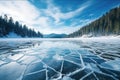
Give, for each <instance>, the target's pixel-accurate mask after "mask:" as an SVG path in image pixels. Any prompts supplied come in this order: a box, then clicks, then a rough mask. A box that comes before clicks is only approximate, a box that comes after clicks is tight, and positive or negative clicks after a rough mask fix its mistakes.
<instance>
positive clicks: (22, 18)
mask: <svg viewBox="0 0 120 80" xmlns="http://www.w3.org/2000/svg"><path fill="white" fill-rule="evenodd" d="M46 2H47V6H48V8H47V9H38V8H37V7H35V5H33V4H31V3H30V2H29V1H28V0H23V1H22V0H18V1H17V0H16V1H12V0H11V1H0V15H3V14H7V15H8V16H9V17H13V19H14V20H15V21H19V22H21V23H22V24H26V25H27V26H28V27H29V28H35V29H36V30H37V31H40V32H42V33H44V34H48V33H71V32H73V31H76V30H77V29H79V27H80V25H78V26H76V27H75V25H70V26H69V27H68V26H66V25H65V24H64V21H62V20H68V19H70V18H73V17H74V16H76V15H79V14H80V13H81V12H82V11H83V10H85V9H86V8H87V7H88V6H89V5H90V4H88V2H87V3H85V4H84V5H81V6H80V7H79V8H78V9H76V10H73V11H70V12H67V13H62V12H61V10H60V9H59V7H57V6H55V5H54V4H53V2H52V0H46ZM43 15H44V16H43ZM51 18H53V19H54V20H55V21H54V20H52V19H51ZM54 27H55V28H54ZM56 27H57V28H56Z"/></svg>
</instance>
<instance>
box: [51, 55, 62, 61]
mask: <svg viewBox="0 0 120 80" xmlns="http://www.w3.org/2000/svg"><path fill="white" fill-rule="evenodd" d="M53 59H55V60H63V59H64V58H63V56H60V55H58V54H55V55H54V56H53Z"/></svg>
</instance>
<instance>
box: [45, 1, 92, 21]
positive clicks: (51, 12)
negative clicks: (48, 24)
mask: <svg viewBox="0 0 120 80" xmlns="http://www.w3.org/2000/svg"><path fill="white" fill-rule="evenodd" d="M46 2H47V4H48V9H47V10H45V13H46V14H47V15H48V16H51V17H53V18H54V19H55V22H56V23H58V22H60V20H61V19H70V18H72V17H74V16H76V15H79V14H80V13H81V12H82V11H83V10H84V9H86V8H87V7H88V6H89V5H90V1H88V2H86V3H84V4H83V5H81V6H80V7H79V8H78V9H76V10H73V11H70V12H67V13H62V12H61V10H60V9H59V7H56V6H55V5H54V4H53V2H52V0H48V1H46Z"/></svg>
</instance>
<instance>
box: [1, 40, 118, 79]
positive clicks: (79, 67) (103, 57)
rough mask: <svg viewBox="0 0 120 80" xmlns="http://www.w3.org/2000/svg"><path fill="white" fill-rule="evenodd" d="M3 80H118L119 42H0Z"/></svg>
mask: <svg viewBox="0 0 120 80" xmlns="http://www.w3.org/2000/svg"><path fill="white" fill-rule="evenodd" d="M0 43H1V44H0V80H119V79H120V63H119V62H120V39H118V38H117V39H116V38H114V39H113V38H112V39H95V38H93V39H89V38H87V39H85V38H84V39H79V38H78V39H61V40H60V39H0Z"/></svg>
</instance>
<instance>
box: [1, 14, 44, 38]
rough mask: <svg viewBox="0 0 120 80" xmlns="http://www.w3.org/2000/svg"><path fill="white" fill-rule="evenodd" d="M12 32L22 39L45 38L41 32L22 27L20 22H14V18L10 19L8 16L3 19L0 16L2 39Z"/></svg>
mask: <svg viewBox="0 0 120 80" xmlns="http://www.w3.org/2000/svg"><path fill="white" fill-rule="evenodd" d="M10 32H14V33H16V34H17V35H19V36H21V37H43V35H42V34H41V33H40V32H36V31H35V30H34V29H29V28H28V27H27V26H26V25H22V24H20V23H19V22H18V21H15V22H14V20H13V18H12V17H10V18H9V19H8V17H7V15H6V14H5V15H4V16H3V17H2V16H0V37H5V36H7V35H8V34H9V33H10Z"/></svg>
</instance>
